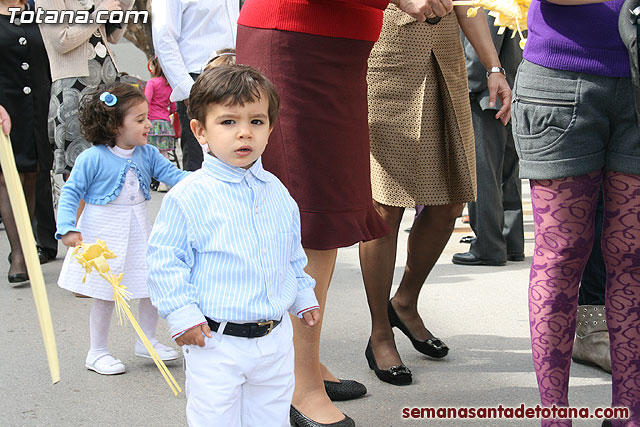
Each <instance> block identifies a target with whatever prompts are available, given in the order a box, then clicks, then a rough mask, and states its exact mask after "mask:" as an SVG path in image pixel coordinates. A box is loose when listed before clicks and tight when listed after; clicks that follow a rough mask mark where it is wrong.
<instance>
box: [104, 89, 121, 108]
mask: <svg viewBox="0 0 640 427" xmlns="http://www.w3.org/2000/svg"><path fill="white" fill-rule="evenodd" d="M100 101H102V102H104V103H105V104H106V106H107V107H113V106H114V105H116V102H118V98H116V96H115V95H114V94H112V93H109V92H102V93H101V94H100Z"/></svg>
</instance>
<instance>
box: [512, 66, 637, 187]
mask: <svg viewBox="0 0 640 427" xmlns="http://www.w3.org/2000/svg"><path fill="white" fill-rule="evenodd" d="M511 118H512V129H513V138H514V140H515V144H516V150H517V152H518V156H519V157H520V177H521V178H530V179H555V178H566V177H570V176H579V175H586V174H588V173H590V172H593V171H596V170H601V169H608V170H613V171H616V172H621V173H627V174H634V175H640V127H639V125H638V122H637V119H636V110H635V103H634V99H633V88H632V85H631V79H629V78H620V77H605V76H597V75H594V74H586V73H577V72H573V71H563V70H555V69H551V68H545V67H542V66H540V65H536V64H533V63H531V62H529V61H526V60H523V61H522V63H521V64H520V67H519V68H518V74H517V76H516V81H515V84H514V92H513V104H512V108H511Z"/></svg>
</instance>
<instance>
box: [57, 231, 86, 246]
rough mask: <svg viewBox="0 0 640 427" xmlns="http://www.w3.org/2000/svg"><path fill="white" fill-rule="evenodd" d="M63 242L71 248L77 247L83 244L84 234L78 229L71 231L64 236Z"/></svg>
mask: <svg viewBox="0 0 640 427" xmlns="http://www.w3.org/2000/svg"><path fill="white" fill-rule="evenodd" d="M61 240H62V243H64V245H65V246H68V247H70V248H75V247H76V246H79V245H81V244H82V234H80V233H78V232H77V231H70V232H68V233H67V234H65V235H64V236H62V239H61Z"/></svg>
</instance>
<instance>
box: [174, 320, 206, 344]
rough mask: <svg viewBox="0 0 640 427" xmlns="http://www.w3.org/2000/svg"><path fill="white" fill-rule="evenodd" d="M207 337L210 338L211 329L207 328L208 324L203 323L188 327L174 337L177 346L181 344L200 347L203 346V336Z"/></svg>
mask: <svg viewBox="0 0 640 427" xmlns="http://www.w3.org/2000/svg"><path fill="white" fill-rule="evenodd" d="M202 334H204V335H206V336H207V338H211V329H209V325H207V324H206V323H203V324H202V325H198V326H195V327H193V328H191V329H189V330H188V331H187V332H185V333H184V334H182V335H180V336H179V337H178V338H176V344H178V345H179V346H183V345H197V346H200V347H204V336H203V335H202Z"/></svg>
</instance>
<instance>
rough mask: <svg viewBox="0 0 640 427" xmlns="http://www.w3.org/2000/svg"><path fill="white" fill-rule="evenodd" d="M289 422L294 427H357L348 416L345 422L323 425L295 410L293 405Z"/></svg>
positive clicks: (345, 417)
mask: <svg viewBox="0 0 640 427" xmlns="http://www.w3.org/2000/svg"><path fill="white" fill-rule="evenodd" d="M289 422H290V423H291V425H292V426H293V427H356V423H355V422H354V421H353V420H352V419H351V418H350V417H349V416H348V415H345V416H344V419H343V420H340V421H337V422H335V423H331V424H322V423H319V422H316V421H313V420H312V419H311V418H309V417H307V416H305V415H304V414H303V413H302V412H300V411H298V410H297V409H296V408H294V407H293V405H291V407H290V409H289Z"/></svg>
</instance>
